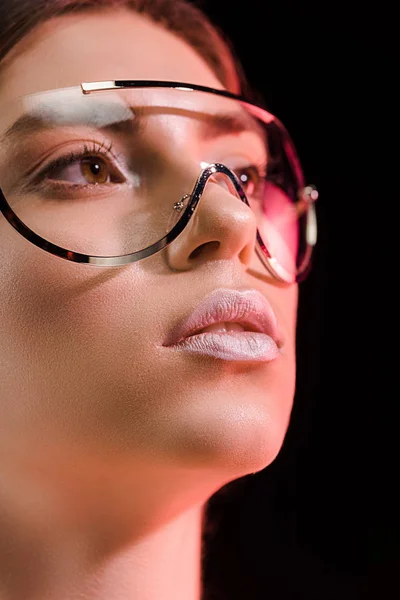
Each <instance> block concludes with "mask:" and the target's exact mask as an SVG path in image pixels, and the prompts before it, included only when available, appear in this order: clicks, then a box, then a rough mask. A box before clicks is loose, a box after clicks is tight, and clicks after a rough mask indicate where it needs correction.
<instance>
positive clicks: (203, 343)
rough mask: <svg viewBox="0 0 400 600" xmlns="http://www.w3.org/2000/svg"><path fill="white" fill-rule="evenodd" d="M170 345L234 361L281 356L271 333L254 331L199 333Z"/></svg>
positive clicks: (268, 360)
mask: <svg viewBox="0 0 400 600" xmlns="http://www.w3.org/2000/svg"><path fill="white" fill-rule="evenodd" d="M169 347H170V348H173V349H174V350H184V351H186V352H190V353H193V354H205V355H207V356H212V357H214V358H219V359H221V360H233V361H257V362H270V361H272V360H275V359H276V358H278V356H279V349H278V346H277V345H276V343H275V342H274V340H273V339H272V338H271V337H270V336H269V335H266V334H265V333H255V332H253V331H243V332H224V333H223V332H221V333H219V332H216V333H212V332H205V333H199V334H197V335H192V336H190V337H188V338H185V339H184V340H182V341H181V342H179V343H178V344H174V345H173V346H169Z"/></svg>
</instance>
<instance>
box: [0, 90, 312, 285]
mask: <svg viewBox="0 0 400 600" xmlns="http://www.w3.org/2000/svg"><path fill="white" fill-rule="evenodd" d="M79 88H80V89H81V91H82V93H83V94H84V95H87V94H91V93H95V92H101V91H111V90H115V89H129V88H141V89H143V88H167V89H178V90H182V91H199V92H205V93H210V94H214V95H218V96H222V97H226V98H230V99H233V100H236V101H239V102H240V103H243V104H245V105H247V106H250V107H253V108H255V109H257V110H258V111H261V114H262V115H264V117H265V122H266V123H267V122H272V121H273V122H275V123H276V125H277V126H278V127H279V129H280V131H281V133H282V134H283V137H284V140H285V147H284V150H285V153H286V156H287V158H288V160H289V163H290V166H291V168H292V169H293V172H294V174H295V177H296V180H297V182H298V188H299V190H301V192H302V197H303V198H304V199H305V200H306V201H307V203H308V214H307V219H308V220H309V218H310V219H311V229H312V231H311V234H310V236H307V233H306V237H307V248H306V253H305V257H304V259H303V261H302V264H301V265H300V267H298V269H297V273H296V275H295V276H293V277H291V276H290V275H288V274H287V272H286V270H285V269H284V268H283V267H282V266H281V265H279V264H278V263H276V264H274V258H273V257H272V256H271V254H270V252H269V251H268V249H267V248H266V246H265V245H264V243H263V240H262V238H261V236H260V234H259V231H258V228H257V244H256V253H257V255H258V257H259V258H260V259H261V261H262V262H263V264H264V265H265V267H266V268H267V269H268V271H269V272H270V273H271V274H272V275H273V276H274V277H275V278H276V279H277V280H278V281H280V282H283V283H288V284H290V283H299V282H300V281H303V280H304V279H305V277H306V275H307V274H308V272H309V269H310V266H311V255H312V250H313V246H314V245H315V243H316V214H315V207H314V203H315V200H316V199H317V198H318V192H317V190H316V188H315V186H307V187H304V178H303V173H302V169H301V166H300V162H299V159H298V157H297V153H296V150H295V147H294V144H293V142H292V140H291V138H290V136H289V133H288V132H287V130H286V128H285V127H284V125H283V124H282V123H281V121H280V120H279V119H278V118H277V117H276V116H275V115H273V114H272V113H270V112H269V111H268V110H267V109H266V108H264V107H263V106H261V105H259V104H255V103H253V102H250V101H249V100H248V99H247V98H245V97H244V96H242V95H240V94H234V93H232V92H229V91H227V90H221V89H217V88H212V87H208V86H203V85H198V84H189V83H185V82H180V81H162V80H138V79H124V80H104V81H93V82H82V83H81V84H80V86H68V87H63V88H55V89H52V90H42V91H40V92H34V93H32V94H25V95H23V96H19V97H18V98H16V99H14V100H17V99H20V98H28V97H31V96H35V95H39V94H42V93H46V92H52V91H54V92H55V91H62V90H73V89H79ZM257 117H258V118H260V117H259V115H257ZM260 120H264V119H260ZM215 172H224V173H225V174H227V175H228V176H229V178H230V179H231V180H232V182H233V183H234V186H235V188H236V190H237V192H238V194H239V196H240V198H241V200H242V201H243V202H245V203H246V204H247V205H248V206H250V205H249V203H248V201H247V198H246V194H245V192H244V190H243V188H242V186H241V183H240V181H239V179H238V178H237V177H236V175H235V173H233V172H232V171H231V170H230V169H228V168H227V167H225V165H221V164H218V163H216V164H213V165H209V167H207V168H205V169H203V170H202V172H201V174H200V176H199V177H198V179H197V181H196V184H195V186H194V188H193V191H192V193H191V194H188V195H187V196H189V197H190V198H191V200H190V202H189V205H188V207H187V209H186V210H185V213H184V214H183V215H182V217H181V218H180V219H179V221H178V223H177V224H176V225H175V226H174V227H173V228H172V230H171V231H170V232H169V233H168V234H167V235H166V236H164V237H163V238H161V240H159V241H158V242H156V243H154V244H151V245H150V246H148V247H147V248H144V249H143V250H139V251H136V252H133V253H130V254H126V255H120V256H111V257H106V256H92V255H88V254H83V253H79V252H74V251H72V250H67V249H66V248H63V247H61V246H57V245H56V244H53V243H52V242H49V241H47V240H46V239H45V238H42V237H41V236H39V235H38V234H37V233H35V232H34V231H32V230H31V229H30V228H29V227H28V226H27V225H25V223H23V221H21V220H20V219H19V217H18V216H17V215H16V214H15V212H14V211H13V209H12V208H11V207H10V205H9V204H8V202H7V200H6V198H5V196H4V194H3V192H2V190H1V188H0V212H1V213H2V214H3V215H4V216H5V218H6V219H7V221H8V222H9V223H10V224H11V225H12V226H13V227H14V229H16V231H18V233H20V234H21V235H22V236H23V237H24V238H26V239H27V240H28V241H30V242H31V243H33V244H34V245H35V246H37V247H39V248H41V249H42V250H45V251H46V252H49V253H51V254H53V255H55V256H58V257H60V258H63V259H65V260H68V261H71V262H78V263H85V264H89V265H91V266H108V267H118V266H123V265H126V264H130V263H132V262H137V261H139V260H142V259H143V258H147V257H149V256H152V255H153V254H155V253H157V252H159V251H161V250H162V249H164V248H166V247H167V246H168V245H169V244H171V243H172V242H173V241H174V240H175V239H176V238H177V237H178V235H179V234H180V233H181V232H182V231H183V230H184V228H185V227H186V225H187V223H188V222H189V220H190V216H191V214H192V213H193V211H194V209H195V207H196V206H197V203H198V202H199V200H200V197H201V195H202V192H203V189H204V187H205V184H206V182H207V181H208V178H209V177H210V176H211V174H212V173H215ZM232 176H233V177H232ZM185 215H186V216H185ZM184 216H185V218H183V217H184ZM308 226H309V223H308V221H307V228H308ZM308 237H309V238H310V241H309V240H308ZM260 249H261V250H260ZM118 259H119V261H118V262H117V260H118ZM121 259H124V260H121Z"/></svg>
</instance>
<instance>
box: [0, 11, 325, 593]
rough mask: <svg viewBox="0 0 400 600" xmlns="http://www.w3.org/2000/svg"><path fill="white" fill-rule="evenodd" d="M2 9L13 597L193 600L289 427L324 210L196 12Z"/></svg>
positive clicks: (1, 412) (1, 435)
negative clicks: (218, 504) (231, 491)
mask: <svg viewBox="0 0 400 600" xmlns="http://www.w3.org/2000/svg"><path fill="white" fill-rule="evenodd" d="M1 11H2V12H1V15H0V16H1V17H2V18H1V19H0V21H1V23H2V25H1V29H0V48H1V50H0V52H1V54H0V57H1V62H0V77H1V87H0V105H1V111H0V137H1V143H0V189H1V194H0V206H1V213H2V214H0V256H1V264H2V269H1V275H0V306H1V314H0V317H1V318H0V323H1V325H0V328H1V330H0V333H1V335H0V357H1V362H0V378H1V390H2V402H1V405H0V406H1V408H0V423H1V429H0V473H1V478H0V529H1V538H0V599H1V600H3V599H4V600H5V599H7V600H15V599H20V598H21V599H22V598H23V599H27V598H29V599H30V600H36V599H40V600H43V599H45V598H46V599H50V598H51V599H52V600H67V599H68V600H74V599H78V598H82V599H83V598H85V599H87V600H89V599H90V600H99V599H100V598H101V599H105V598H107V599H111V598H112V599H115V600H116V599H117V598H118V599H119V598H121V599H122V598H124V599H127V598H146V600H153V599H154V600H156V599H157V600H160V599H163V600H169V599H171V600H172V599H173V600H195V599H196V600H198V599H199V598H200V597H203V596H202V595H204V594H206V593H207V590H206V589H203V585H202V576H201V553H202V546H201V543H202V530H203V525H204V523H203V522H204V514H205V507H206V502H207V500H208V499H209V498H210V497H211V496H212V495H213V494H214V493H215V492H217V491H218V490H219V489H220V488H222V487H223V486H224V485H225V484H227V483H228V482H230V481H233V480H235V479H237V478H240V477H242V476H244V475H246V474H249V473H252V472H257V471H259V470H261V469H263V468H264V467H266V466H267V465H268V464H270V463H271V461H273V459H274V458H275V457H276V455H277V453H278V452H279V450H280V448H281V445H282V442H283V439H284V435H285V432H286V429H287V426H288V421H289V417H290V412H291V407H292V402H293V395H294V387H295V325H296V308H297V294H298V285H297V284H298V281H299V280H300V278H301V277H303V276H304V275H305V273H306V270H307V268H308V266H309V264H310V262H309V261H310V251H311V248H312V246H313V244H314V243H315V223H314V220H313V217H314V212H313V202H314V200H315V199H316V197H317V194H316V191H315V190H313V189H312V188H304V189H303V183H302V176H301V172H300V169H299V166H298V163H297V160H296V157H295V154H294V150H293V147H292V146H291V143H290V139H289V138H288V136H287V135H286V134H285V132H284V130H283V129H282V128H281V126H280V124H279V122H278V121H277V120H276V119H274V117H273V116H272V115H270V114H269V113H267V111H265V110H262V109H259V108H257V107H256V106H252V105H251V104H246V103H244V102H242V101H241V100H239V99H238V98H236V96H235V97H234V96H233V95H232V94H235V95H236V94H240V93H243V90H244V87H243V86H244V85H245V84H244V82H243V79H242V77H241V74H240V68H239V67H238V66H237V65H236V64H235V62H234V59H233V58H232V55H231V53H230V51H229V49H228V46H227V45H226V43H225V42H224V41H223V40H222V38H221V37H220V36H219V34H218V33H217V32H216V31H215V30H214V29H213V28H212V26H211V25H210V24H209V23H208V22H207V20H206V19H205V17H203V16H202V15H201V13H200V12H199V11H198V10H197V9H195V8H194V7H193V6H192V5H189V4H186V3H185V2H183V1H181V0H159V1H156V2H154V1H150V0H149V1H146V0H142V1H137V2H136V1H133V2H127V1H126V2H124V1H120V2H113V1H111V0H102V1H100V0H98V1H97V0H96V1H92V2H80V1H79V0H60V1H58V0H53V1H52V0H41V1H38V0H29V1H25V2H21V1H17V0H6V1H5V2H3V4H2V8H1ZM154 82H157V83H154ZM167 82H168V83H167ZM179 84H181V85H179ZM184 84H188V85H187V87H185V85H184ZM221 91H222V93H219V92H221ZM110 257H111V258H110ZM204 329H207V331H205V332H203V330H204Z"/></svg>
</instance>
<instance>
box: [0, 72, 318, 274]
mask: <svg viewBox="0 0 400 600" xmlns="http://www.w3.org/2000/svg"><path fill="white" fill-rule="evenodd" d="M213 185H214V186H215V185H217V186H220V188H222V189H221V190H220V192H219V193H215V194H214V195H213V201H215V202H218V199H219V198H220V196H219V194H220V193H224V194H231V195H232V196H233V197H235V198H236V199H237V200H238V201H242V202H244V203H245V204H247V206H249V207H250V208H251V209H252V210H253V211H254V213H255V215H256V220H257V234H256V235H257V240H256V253H257V255H258V257H259V258H260V260H261V262H262V264H263V265H264V266H265V268H266V269H267V271H268V272H269V273H270V274H272V275H273V276H274V277H275V278H276V279H278V280H280V281H283V282H287V283H293V282H299V281H301V280H302V279H304V277H305V275H306V273H307V272H308V270H309V267H310V264H311V262H310V259H311V254H312V249H313V247H314V245H315V243H316V235H317V224H316V214H315V201H316V200H317V198H318V192H317V190H316V188H315V187H314V186H305V185H304V179H303V174H302V171H301V167H300V164H299V161H298V159H297V155H296V151H295V149H294V146H293V143H292V142H291V139H290V137H289V134H288V133H287V131H286V129H285V128H284V127H283V125H282V123H280V121H279V120H278V119H277V118H276V117H275V116H274V115H272V114H271V113H269V112H268V111H267V110H265V109H264V108H262V107H260V106H257V105H255V104H252V103H250V102H248V101H246V99H245V98H244V97H241V96H238V95H235V94H232V93H230V92H227V91H225V90H218V89H214V88H209V87H205V86H200V85H193V84H187V83H181V82H171V81H136V80H135V81H133V80H121V81H101V82H93V83H82V84H81V85H80V86H75V87H68V88H60V89H55V90H48V91H44V92H39V93H36V94H29V95H26V96H20V97H18V98H16V99H15V100H13V101H12V102H10V103H9V104H8V105H6V106H5V107H3V109H2V113H1V116H0V211H1V213H2V214H3V215H4V217H5V218H6V219H7V221H8V222H9V223H10V224H11V225H12V226H13V227H14V228H15V229H16V230H17V231H18V232H19V233H20V234H21V235H22V236H23V237H24V238H26V239H27V240H29V241H30V242H31V243H32V244H34V245H36V246H38V247H39V248H42V249H43V250H45V251H46V252H49V253H51V254H53V255H55V256H59V257H61V258H63V259H65V260H69V261H72V262H78V263H87V264H89V265H93V266H107V267H117V266H121V265H125V264H129V263H132V262H135V261H138V260H142V259H144V258H146V257H148V256H151V255H153V254H156V253H157V252H160V251H161V250H163V249H164V248H166V247H167V246H168V245H169V244H171V243H172V242H173V241H174V240H175V239H176V238H177V237H178V236H179V235H180V234H181V233H182V232H183V230H184V229H185V228H186V227H187V226H188V224H189V223H190V222H191V220H192V219H193V216H194V214H195V213H196V207H197V205H198V203H199V202H200V200H201V199H202V197H203V195H204V192H205V190H206V189H210V190H212V189H213V190H214V191H215V190H216V189H217V188H212V186H213ZM210 198H211V192H210Z"/></svg>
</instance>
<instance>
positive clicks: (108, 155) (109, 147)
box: [35, 140, 118, 189]
mask: <svg viewBox="0 0 400 600" xmlns="http://www.w3.org/2000/svg"><path fill="white" fill-rule="evenodd" d="M91 144H92V145H90V146H89V145H87V144H84V145H83V149H82V150H71V151H70V152H69V153H68V154H64V155H63V156H60V157H58V158H57V159H56V160H54V161H52V162H51V163H50V164H49V165H47V166H46V167H45V168H44V169H43V170H42V171H41V172H40V173H39V174H38V176H37V177H36V178H35V179H36V182H35V183H41V182H43V180H45V179H46V176H48V175H49V174H50V173H51V172H52V171H55V170H57V169H62V168H65V167H68V166H69V165H71V164H73V163H75V162H79V161H80V160H83V159H84V158H96V157H101V158H104V159H106V161H107V162H108V163H110V162H111V161H114V160H118V156H116V155H115V154H114V152H113V147H114V146H113V143H112V142H109V143H108V144H106V143H105V142H103V143H102V144H98V142H96V141H95V140H92V141H91ZM95 185H96V187H98V186H99V185H107V184H93V183H88V184H81V183H79V184H76V183H70V184H66V183H57V182H52V183H51V186H52V187H62V188H64V189H65V188H69V189H73V188H79V189H82V188H83V189H85V188H89V187H93V186H95Z"/></svg>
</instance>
